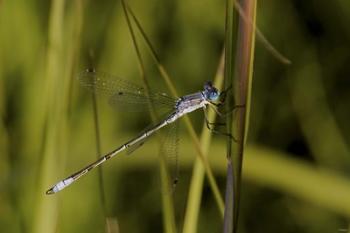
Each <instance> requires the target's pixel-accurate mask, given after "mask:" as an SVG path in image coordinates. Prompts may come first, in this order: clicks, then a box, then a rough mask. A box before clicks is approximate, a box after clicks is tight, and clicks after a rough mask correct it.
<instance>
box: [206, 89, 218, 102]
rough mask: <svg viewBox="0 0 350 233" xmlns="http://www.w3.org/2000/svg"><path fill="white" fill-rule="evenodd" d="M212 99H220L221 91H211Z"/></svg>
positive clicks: (210, 96) (210, 97)
mask: <svg viewBox="0 0 350 233" xmlns="http://www.w3.org/2000/svg"><path fill="white" fill-rule="evenodd" d="M208 99H210V100H213V101H215V100H218V99H219V93H218V92H217V91H215V92H211V93H209V98H208Z"/></svg>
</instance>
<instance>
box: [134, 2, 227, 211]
mask: <svg viewBox="0 0 350 233" xmlns="http://www.w3.org/2000/svg"><path fill="white" fill-rule="evenodd" d="M128 11H129V12H130V14H131V16H132V17H133V19H134V22H135V24H136V26H137V28H138V29H139V31H140V32H141V35H142V37H143V39H144V40H145V43H146V45H147V47H148V48H149V50H150V52H151V55H152V56H153V59H154V61H155V63H156V65H157V68H158V70H159V72H160V74H161V76H162V78H163V79H164V81H165V83H166V84H167V87H168V88H169V91H170V92H171V93H172V95H173V96H175V97H178V96H179V95H178V93H177V91H176V88H175V85H174V84H173V82H172V81H171V78H170V76H169V74H168V73H167V71H166V70H165V68H164V66H163V65H162V64H161V62H160V60H159V58H158V56H157V54H156V52H155V49H154V48H153V46H152V44H151V42H150V40H148V38H147V35H146V33H145V31H144V30H143V29H142V27H141V24H140V22H139V20H138V19H137V18H136V16H135V14H134V13H133V11H132V9H131V8H130V7H128ZM184 120H185V124H186V128H187V130H188V132H189V134H190V136H191V139H192V141H193V143H194V147H195V149H196V151H197V154H198V156H199V158H200V160H201V161H202V163H203V166H204V168H205V171H206V174H207V177H208V181H209V185H210V188H211V190H212V192H213V194H214V198H215V201H216V203H217V206H218V209H219V211H220V213H221V214H222V215H223V213H224V201H223V199H222V196H221V194H220V191H219V188H218V185H217V182H216V181H215V178H214V175H213V172H212V170H211V168H210V165H209V163H208V160H207V159H206V157H205V156H204V153H203V151H202V149H201V146H200V141H199V139H198V136H197V134H196V132H195V130H194V128H193V125H192V123H191V121H190V119H189V117H188V116H184Z"/></svg>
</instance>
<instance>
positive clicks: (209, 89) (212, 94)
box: [203, 82, 220, 101]
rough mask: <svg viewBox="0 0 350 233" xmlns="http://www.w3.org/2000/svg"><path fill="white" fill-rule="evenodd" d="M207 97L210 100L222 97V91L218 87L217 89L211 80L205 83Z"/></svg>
mask: <svg viewBox="0 0 350 233" xmlns="http://www.w3.org/2000/svg"><path fill="white" fill-rule="evenodd" d="M203 94H204V95H205V98H207V99H208V100H210V101H216V100H218V99H219V97H220V93H219V91H218V89H216V88H215V87H214V86H213V84H212V83H211V82H206V83H205V84H204V92H203Z"/></svg>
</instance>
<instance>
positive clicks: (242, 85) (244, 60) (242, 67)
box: [224, 0, 256, 232]
mask: <svg viewBox="0 0 350 233" xmlns="http://www.w3.org/2000/svg"><path fill="white" fill-rule="evenodd" d="M233 5H234V0H228V2H227V9H226V10H227V13H226V26H225V29H226V38H225V46H226V54H225V55H226V57H225V58H226V60H225V82H226V86H227V87H228V86H230V85H232V84H233V87H234V100H231V103H230V102H229V103H228V104H234V105H235V106H237V105H239V106H243V107H240V108H237V109H236V113H237V114H235V117H236V119H232V115H230V116H229V117H228V119H227V126H228V130H229V132H232V135H234V136H235V138H236V140H237V141H238V142H237V143H232V140H228V143H227V145H228V146H227V152H228V154H227V156H228V157H227V159H228V163H229V164H230V163H231V162H232V163H233V171H232V169H228V171H227V172H228V173H229V172H233V174H227V179H229V178H230V176H233V177H234V179H233V183H232V184H231V185H229V184H228V185H227V187H226V188H227V189H229V190H230V189H232V188H233V192H230V191H229V190H227V191H226V193H227V194H228V195H230V196H227V197H226V199H225V200H226V206H225V220H224V223H225V226H224V232H235V231H236V230H237V223H238V214H239V203H240V185H241V171H242V162H243V152H244V146H245V140H246V137H247V132H248V126H249V120H248V119H249V109H250V94H251V83H252V75H253V60H254V44H255V19H256V1H255V0H246V1H242V4H241V6H242V10H243V13H242V15H244V16H246V17H247V19H246V20H245V19H243V18H242V17H239V23H238V25H239V26H238V34H237V46H236V57H235V65H234V63H233V54H234V50H233V42H234V41H235V40H234V38H233V30H234V28H235V26H234V13H233ZM233 121H234V123H233ZM228 168H230V166H228ZM231 186H232V187H231ZM231 217H233V219H232V218H231Z"/></svg>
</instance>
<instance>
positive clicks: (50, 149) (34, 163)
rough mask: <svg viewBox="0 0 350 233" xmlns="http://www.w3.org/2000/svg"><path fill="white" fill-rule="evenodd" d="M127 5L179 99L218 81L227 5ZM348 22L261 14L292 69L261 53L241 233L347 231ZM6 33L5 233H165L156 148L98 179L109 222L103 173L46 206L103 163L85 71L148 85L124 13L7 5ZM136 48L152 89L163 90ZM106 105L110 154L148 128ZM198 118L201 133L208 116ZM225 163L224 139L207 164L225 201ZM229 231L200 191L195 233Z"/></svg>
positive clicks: (2, 44)
mask: <svg viewBox="0 0 350 233" xmlns="http://www.w3.org/2000/svg"><path fill="white" fill-rule="evenodd" d="M128 3H129V4H130V5H131V7H132V8H133V10H134V12H135V14H136V15H137V17H138V18H139V19H140V21H141V23H142V26H143V29H144V30H145V31H146V32H147V33H148V35H149V39H150V40H151V41H152V43H153V44H154V45H155V49H156V51H157V53H158V54H159V57H160V60H161V62H162V63H163V64H164V66H165V67H166V68H167V71H168V72H169V73H170V74H171V76H172V77H176V78H175V79H174V80H173V81H174V82H175V84H176V88H177V90H178V91H179V93H180V94H187V93H190V92H194V91H197V90H200V89H201V87H202V84H203V83H204V82H205V81H206V80H210V79H213V77H214V75H215V73H216V69H217V66H218V64H219V60H220V54H221V51H222V47H223V38H224V17H225V16H224V12H225V2H224V1H208V0H204V1H203V0H202V1H199V0H197V1H184V0H181V1H160V0H151V1H136V0H130V1H128ZM349 22H350V2H349V1H345V0H336V1H332V2H329V1H324V0H322V1H315V0H313V1H301V0H293V1H292V0H290V1H276V0H270V1H264V2H262V1H261V2H259V3H258V9H257V24H258V26H259V27H260V29H261V31H262V32H263V33H264V34H265V36H266V37H267V38H268V39H269V40H270V42H271V43H272V44H273V45H274V46H275V47H276V48H278V49H279V50H280V51H281V52H282V53H283V54H286V55H287V57H288V58H289V59H290V60H291V61H292V65H290V66H287V67H286V66H283V65H281V64H280V63H279V62H278V61H277V60H276V59H275V58H274V57H273V56H271V54H270V53H269V52H267V51H266V49H265V48H264V47H263V46H262V45H261V44H260V43H259V41H257V46H256V54H255V68H254V83H253V87H252V109H251V114H250V129H249V136H248V147H247V149H248V150H247V153H246V154H245V160H244V167H243V189H242V201H243V202H242V204H241V209H240V211H241V213H240V220H239V221H240V225H239V232H242V233H243V232H305V233H313V232H317V233H322V232H325V233H329V232H339V231H343V230H346V229H349V225H348V224H349V223H348V219H349V218H350V180H349V174H350V169H349V167H350V153H349V141H350V133H349V132H350V124H349V117H348V116H349V115H350V108H349V100H350V91H349V86H350V81H349V80H350V79H349V73H350V69H349V65H348V64H349V62H350V29H349V27H348V25H349ZM0 25H1V27H0V116H1V121H0V231H1V232H103V231H105V229H106V230H107V231H108V232H118V229H119V230H120V232H162V229H163V228H162V219H161V218H162V212H161V211H162V208H161V202H160V195H161V192H160V181H159V168H158V162H157V160H156V157H157V153H155V151H157V143H156V141H155V140H150V141H149V143H148V144H146V145H145V146H144V147H143V148H141V149H140V150H138V151H137V152H135V154H133V156H123V155H122V156H120V157H118V158H115V159H113V161H110V162H108V163H107V164H105V165H104V166H103V174H104V186H105V193H106V203H107V204H106V209H107V211H106V213H104V211H103V207H102V206H101V204H100V197H99V193H100V192H99V190H98V189H99V185H98V176H97V174H98V173H97V172H96V171H95V172H92V173H91V174H90V175H89V176H87V177H85V178H84V179H82V180H80V181H79V182H77V183H76V184H74V185H73V186H72V187H69V188H67V189H66V190H64V191H62V192H61V193H59V194H57V195H54V196H45V194H44V192H45V190H46V189H47V188H48V187H49V186H50V185H51V184H53V183H54V182H56V181H58V180H59V179H61V178H63V177H65V176H66V175H68V174H70V173H71V172H73V171H75V170H77V169H79V168H81V167H82V166H84V165H85V164H87V163H89V162H91V161H93V160H94V159H95V157H96V152H95V151H96V142H95V135H94V125H93V113H92V104H91V96H90V95H89V94H88V93H86V92H85V91H84V90H83V89H81V88H80V87H79V84H78V83H77V80H76V78H75V77H76V74H77V73H78V72H79V71H81V70H83V69H85V68H86V67H87V66H88V64H89V60H90V58H89V53H90V51H93V54H94V61H93V62H94V64H95V66H96V67H97V69H100V70H103V71H107V72H109V73H111V74H116V75H119V76H121V77H124V78H125V79H130V80H133V82H136V83H141V81H140V80H139V77H138V69H137V58H136V56H135V52H134V48H133V45H132V41H131V38H130V34H129V32H128V28H127V25H126V21H125V18H124V15H123V12H122V9H121V4H120V2H119V1H108V0H104V1H87V0H86V1H83V0H73V1H63V0H54V1H51V2H50V1H42V0H27V1H23V0H22V1H19V0H3V1H0ZM136 35H137V38H139V39H140V36H139V34H137V33H136ZM141 41H142V40H140V42H141ZM140 45H141V48H140V49H141V53H142V55H143V59H144V62H145V64H146V72H147V76H148V77H149V80H150V82H151V86H152V87H154V88H155V89H159V90H161V91H163V90H166V87H165V85H164V83H162V82H161V81H160V80H161V79H160V75H159V74H158V72H157V70H156V66H155V64H154V62H153V61H152V59H151V56H150V55H149V53H148V51H147V47H146V46H145V45H144V43H140ZM106 103H107V101H106V100H105V99H100V100H99V114H100V115H99V117H100V131H101V137H102V150H103V152H107V151H110V150H111V149H113V148H115V147H116V146H118V145H120V144H121V143H123V142H125V141H126V140H128V139H130V138H131V137H133V136H134V135H135V134H136V133H137V132H139V131H140V130H142V129H143V127H145V126H147V124H148V122H149V121H150V119H149V117H146V114H129V113H120V112H117V111H114V110H113V109H111V108H110V107H109V106H108V104H106ZM191 118H192V119H193V120H192V121H193V122H195V124H194V126H195V128H196V129H197V130H198V131H199V129H200V128H201V127H202V123H203V122H202V119H203V114H202V113H200V112H198V113H194V114H192V115H191ZM182 128H184V127H182ZM180 138H181V141H182V143H181V147H180V151H179V152H180V153H179V155H180V157H179V160H180V169H181V172H180V182H179V184H178V186H177V189H176V192H175V196H174V198H175V211H176V220H177V225H178V227H177V228H178V229H181V228H182V225H183V215H184V210H185V205H186V200H187V195H188V186H189V180H190V177H191V173H192V164H193V159H194V158H195V152H194V149H193V145H192V144H191V143H190V140H188V135H187V133H186V132H185V131H184V130H183V129H182V130H181V134H180ZM224 149H225V140H224V138H222V137H220V136H217V137H215V140H214V141H213V142H212V143H211V145H210V156H209V157H210V158H209V160H210V163H211V165H212V168H213V169H214V173H215V174H216V176H217V177H216V178H217V181H218V183H219V185H220V188H221V191H222V193H224V185H225V169H226V165H225V160H224V159H225V152H224ZM194 224H196V223H194ZM221 227H222V217H221V216H220V213H219V212H218V210H217V207H216V204H215V202H214V199H213V196H212V193H211V192H210V190H209V188H208V186H207V185H206V186H205V187H204V190H203V197H202V202H201V210H200V216H199V220H198V226H197V229H198V232H219V231H221Z"/></svg>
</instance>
